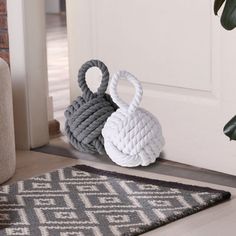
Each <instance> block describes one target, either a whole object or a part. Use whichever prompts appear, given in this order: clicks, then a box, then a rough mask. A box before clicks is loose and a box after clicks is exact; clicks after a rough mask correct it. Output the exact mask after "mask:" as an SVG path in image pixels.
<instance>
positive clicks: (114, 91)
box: [110, 70, 143, 113]
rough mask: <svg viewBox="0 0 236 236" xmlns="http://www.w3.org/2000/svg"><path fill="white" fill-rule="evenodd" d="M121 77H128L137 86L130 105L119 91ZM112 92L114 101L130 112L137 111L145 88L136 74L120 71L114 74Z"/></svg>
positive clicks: (111, 85)
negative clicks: (119, 94) (121, 96)
mask: <svg viewBox="0 0 236 236" xmlns="http://www.w3.org/2000/svg"><path fill="white" fill-rule="evenodd" d="M120 79H126V80H128V81H129V82H130V83H132V84H133V85H134V87H135V95H134V98H133V100H132V101H131V103H130V104H129V105H128V104H127V103H126V102H124V101H123V100H122V99H120V98H119V96H118V93H117V85H118V81H119V80H120ZM110 94H111V97H112V99H113V101H114V102H115V103H116V104H117V105H118V106H119V107H120V108H121V109H123V110H125V111H128V112H129V113H132V112H135V110H136V109H137V108H138V106H139V104H140V102H141V100H142V95H143V89H142V85H141V83H140V82H139V81H138V80H137V79H136V77H135V76H134V75H132V74H131V73H129V72H128V71H122V70H121V71H118V72H116V73H115V74H114V75H113V76H112V80H111V84H110Z"/></svg>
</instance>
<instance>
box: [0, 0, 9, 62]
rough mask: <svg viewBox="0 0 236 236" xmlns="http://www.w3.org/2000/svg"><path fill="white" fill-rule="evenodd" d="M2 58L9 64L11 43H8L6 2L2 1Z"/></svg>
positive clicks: (0, 8)
mask: <svg viewBox="0 0 236 236" xmlns="http://www.w3.org/2000/svg"><path fill="white" fill-rule="evenodd" d="M0 57H1V58H3V59H4V60H5V61H6V62H8V63H9V42H8V27H7V3H6V0H0Z"/></svg>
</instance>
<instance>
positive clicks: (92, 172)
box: [0, 165, 230, 236]
mask: <svg viewBox="0 0 236 236" xmlns="http://www.w3.org/2000/svg"><path fill="white" fill-rule="evenodd" d="M229 198H230V193H229V192H224V191H221V190H214V189H210V188H205V187H197V186H190V185H184V184H180V183H174V182H165V181H160V180H152V179H147V178H141V177H135V176H130V175H125V174H119V173H113V172H109V171H103V170H98V169H95V168H92V167H88V166H84V165H78V166H74V167H67V168H64V169H59V170H57V171H54V172H51V173H47V174H44V175H41V176H39V177H35V178H31V179H28V180H25V181H19V182H17V183H16V184H12V185H6V186H1V187H0V235H24V236H25V235H32V236H38V235H45V236H46V235H47V236H54V235H61V236H72V235H73V236H75V235H80V236H82V235H85V236H87V235H88V236H90V235H104V236H110V235H139V234H141V233H144V232H147V231H149V230H152V229H154V228H157V227H160V226H162V225H165V224H167V223H170V222H173V221H175V220H178V219H180V218H183V217H185V216H188V215H191V214H193V213H196V212H198V211H201V210H203V209H205V208H208V207H210V206H213V205H216V204H218V203H220V202H222V201H225V200H226V199H229Z"/></svg>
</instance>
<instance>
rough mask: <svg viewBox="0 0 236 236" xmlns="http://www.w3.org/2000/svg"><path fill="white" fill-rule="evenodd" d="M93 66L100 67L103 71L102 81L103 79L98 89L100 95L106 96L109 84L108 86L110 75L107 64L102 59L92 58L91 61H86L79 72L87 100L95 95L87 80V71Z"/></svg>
mask: <svg viewBox="0 0 236 236" xmlns="http://www.w3.org/2000/svg"><path fill="white" fill-rule="evenodd" d="M91 67H98V68H99V69H100V70H101V72H102V81H101V84H100V86H99V88H98V90H97V95H98V96H104V94H105V92H106V89H107V86H108V82H109V76H110V75H109V71H108V69H107V66H106V65H105V64H104V63H103V62H102V61H99V60H90V61H87V62H85V63H84V64H83V65H82V66H81V68H80V70H79V74H78V83H79V87H80V88H81V90H82V92H83V96H84V98H85V100H86V101H88V100H90V99H91V98H93V97H94V93H93V92H92V91H91V90H90V89H89V87H88V85H87V83H86V80H85V77H86V72H87V71H88V69H90V68H91Z"/></svg>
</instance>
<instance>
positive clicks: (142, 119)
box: [102, 71, 165, 167]
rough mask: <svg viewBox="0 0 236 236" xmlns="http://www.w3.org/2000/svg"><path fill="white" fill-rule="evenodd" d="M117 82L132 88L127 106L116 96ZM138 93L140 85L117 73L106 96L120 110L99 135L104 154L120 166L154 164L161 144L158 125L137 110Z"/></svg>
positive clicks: (121, 72)
mask: <svg viewBox="0 0 236 236" xmlns="http://www.w3.org/2000/svg"><path fill="white" fill-rule="evenodd" d="M120 79H126V80H128V81H129V82H131V83H132V84H133V85H134V87H135V90H136V93H135V96H134V98H133V100H132V101H131V103H130V105H128V104H126V103H125V102H124V101H122V100H121V99H120V98H119V96H118V94H117V84H118V81H119V80H120ZM142 93H143V92H142V86H141V84H140V82H139V81H138V80H137V79H136V78H135V77H134V76H133V75H132V74H130V73H129V72H127V71H118V72H117V73H115V74H114V75H113V77H112V80H111V84H110V94H111V97H112V99H113V101H114V102H115V103H116V104H117V105H118V106H119V107H120V108H119V109H118V110H116V111H115V112H114V113H113V114H112V115H111V116H110V117H109V118H108V119H107V122H106V124H105V126H104V128H103V130H102V135H103V137H104V146H105V150H106V152H107V154H108V155H109V157H110V158H111V159H112V161H114V162H115V163H116V164H118V165H121V166H126V167H134V166H139V165H142V166H147V165H149V164H151V163H153V162H155V161H156V159H157V158H158V157H159V155H160V153H161V151H162V149H163V147H164V144H165V140H164V137H163V135H162V129H161V125H160V123H159V121H158V120H157V119H156V118H155V117H154V116H153V115H152V114H151V113H149V112H148V111H146V110H144V109H142V108H139V107H138V106H139V104H140V102H141V99H142Z"/></svg>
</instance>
